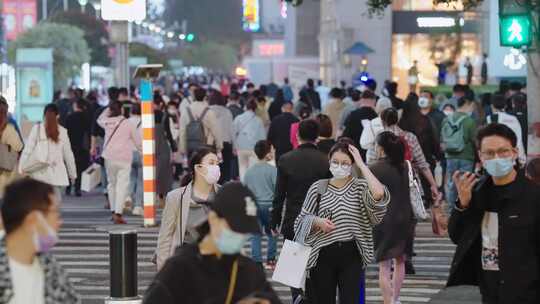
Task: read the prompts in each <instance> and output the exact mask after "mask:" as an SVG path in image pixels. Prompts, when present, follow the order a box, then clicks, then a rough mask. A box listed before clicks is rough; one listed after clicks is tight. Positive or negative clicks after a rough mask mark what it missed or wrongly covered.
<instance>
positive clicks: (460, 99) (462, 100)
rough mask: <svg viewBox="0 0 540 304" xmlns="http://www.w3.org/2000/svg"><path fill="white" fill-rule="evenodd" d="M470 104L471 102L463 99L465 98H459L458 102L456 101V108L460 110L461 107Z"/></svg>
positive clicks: (465, 98)
mask: <svg viewBox="0 0 540 304" xmlns="http://www.w3.org/2000/svg"><path fill="white" fill-rule="evenodd" d="M470 103H472V100H470V99H468V98H467V97H465V96H463V97H460V98H458V100H457V106H458V108H461V107H463V106H465V105H468V104H470Z"/></svg>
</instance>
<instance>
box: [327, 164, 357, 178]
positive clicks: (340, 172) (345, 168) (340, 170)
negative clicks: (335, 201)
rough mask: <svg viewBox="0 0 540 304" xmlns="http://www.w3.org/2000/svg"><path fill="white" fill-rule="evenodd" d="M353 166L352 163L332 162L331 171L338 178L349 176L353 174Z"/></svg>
mask: <svg viewBox="0 0 540 304" xmlns="http://www.w3.org/2000/svg"><path fill="white" fill-rule="evenodd" d="M351 171H352V166H350V165H340V164H337V163H332V162H331V163H330V172H331V173H332V176H334V178H336V179H343V178H347V177H349V176H350V175H351Z"/></svg>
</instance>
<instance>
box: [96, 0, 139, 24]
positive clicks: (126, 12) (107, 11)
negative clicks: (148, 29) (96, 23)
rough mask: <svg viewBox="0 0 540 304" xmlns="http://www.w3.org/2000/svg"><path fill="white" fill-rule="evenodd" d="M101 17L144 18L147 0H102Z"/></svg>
mask: <svg viewBox="0 0 540 304" xmlns="http://www.w3.org/2000/svg"><path fill="white" fill-rule="evenodd" d="M101 17H102V18H103V20H109V21H135V20H144V19H145V18H146V0H101Z"/></svg>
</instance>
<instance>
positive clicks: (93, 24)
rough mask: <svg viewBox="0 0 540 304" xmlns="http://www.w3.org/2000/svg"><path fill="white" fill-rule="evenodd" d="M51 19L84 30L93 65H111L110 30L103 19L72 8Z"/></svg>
mask: <svg viewBox="0 0 540 304" xmlns="http://www.w3.org/2000/svg"><path fill="white" fill-rule="evenodd" d="M49 20H50V21H51V22H55V23H65V24H69V25H73V26H76V27H78V28H80V29H81V30H82V31H83V32H84V39H85V40H86V43H87V44H88V46H89V47H90V57H91V59H90V63H91V64H92V65H101V66H109V65H110V64H111V59H110V58H109V53H108V44H109V32H108V31H107V28H106V26H105V23H104V22H103V21H102V20H101V19H97V18H96V17H94V16H91V15H88V14H83V13H82V12H81V11H79V10H71V11H67V12H63V11H62V12H59V13H57V14H56V15H54V16H52V17H51V18H49Z"/></svg>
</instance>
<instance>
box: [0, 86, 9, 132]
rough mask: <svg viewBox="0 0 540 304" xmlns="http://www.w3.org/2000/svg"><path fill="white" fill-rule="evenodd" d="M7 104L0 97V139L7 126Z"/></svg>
mask: <svg viewBox="0 0 540 304" xmlns="http://www.w3.org/2000/svg"><path fill="white" fill-rule="evenodd" d="M7 114H8V103H7V101H6V99H5V98H4V97H3V96H1V95H0V137H2V132H4V129H5V128H6V125H7V121H8V119H7Z"/></svg>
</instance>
